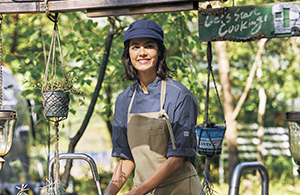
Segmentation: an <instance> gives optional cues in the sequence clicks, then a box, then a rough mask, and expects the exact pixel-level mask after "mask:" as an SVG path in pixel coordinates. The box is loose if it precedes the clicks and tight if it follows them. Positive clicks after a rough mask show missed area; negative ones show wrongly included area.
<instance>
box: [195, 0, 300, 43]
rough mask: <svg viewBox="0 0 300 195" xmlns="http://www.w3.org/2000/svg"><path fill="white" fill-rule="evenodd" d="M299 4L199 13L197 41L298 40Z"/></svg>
mask: <svg viewBox="0 0 300 195" xmlns="http://www.w3.org/2000/svg"><path fill="white" fill-rule="evenodd" d="M299 17H300V2H298V3H276V4H268V5H262V6H245V7H223V8H218V9H200V10H199V14H198V18H199V21H198V22H199V40H200V41H202V42H205V41H237V42H243V41H254V40H258V39H261V38H275V37H289V36H299V32H300V18H299Z"/></svg>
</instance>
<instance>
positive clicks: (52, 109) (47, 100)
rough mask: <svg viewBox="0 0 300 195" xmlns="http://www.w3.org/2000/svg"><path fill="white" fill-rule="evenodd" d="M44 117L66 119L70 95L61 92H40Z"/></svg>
mask: <svg viewBox="0 0 300 195" xmlns="http://www.w3.org/2000/svg"><path fill="white" fill-rule="evenodd" d="M42 94H43V107H44V116H45V117H46V118H49V117H63V118H67V117H68V112H69V102H70V93H69V92H65V91H62V90H55V91H52V90H46V91H42Z"/></svg>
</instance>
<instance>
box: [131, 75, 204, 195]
mask: <svg viewBox="0 0 300 195" xmlns="http://www.w3.org/2000/svg"><path fill="white" fill-rule="evenodd" d="M135 94H136V89H135V91H134V93H133V96H132V98H131V102H130V104H129V107H128V124H127V137H128V143H129V147H130V149H131V153H132V155H133V159H134V162H135V176H134V185H135V187H136V186H138V185H139V184H141V183H142V182H143V181H145V180H146V179H147V178H148V177H149V176H150V175H151V174H152V173H153V172H154V171H155V170H156V169H157V168H158V167H159V166H160V165H161V164H162V163H164V162H165V161H166V160H167V157H166V155H167V149H168V143H169V137H170V138H171V141H172V146H173V150H176V146H175V140H174V134H173V130H172V126H171V123H170V121H169V118H168V115H167V113H166V111H165V110H164V109H163V105H164V101H165V94H166V81H165V80H162V83H161V96H160V111H159V112H151V113H140V114H131V113H130V111H131V107H132V103H133V100H134V97H135ZM201 189H202V188H201V184H200V181H199V179H198V176H197V171H196V170H195V168H194V166H193V165H192V164H191V163H190V162H189V161H184V164H183V166H182V167H181V168H180V169H179V170H178V171H177V172H176V173H174V174H173V175H172V176H171V177H170V178H168V179H167V180H166V181H165V182H163V183H162V184H161V185H159V186H158V187H157V188H156V189H154V190H153V191H152V192H150V193H147V195H151V194H153V195H171V194H172V195H183V194H184V195H186V194H193V195H194V194H197V195H199V194H200V192H201Z"/></svg>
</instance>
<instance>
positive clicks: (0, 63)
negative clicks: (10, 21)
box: [0, 14, 3, 109]
mask: <svg viewBox="0 0 300 195" xmlns="http://www.w3.org/2000/svg"><path fill="white" fill-rule="evenodd" d="M2 22H3V15H2V14H1V15H0V87H1V89H0V109H2V105H3V103H2V89H3V74H2V66H3V51H2V37H1V31H2Z"/></svg>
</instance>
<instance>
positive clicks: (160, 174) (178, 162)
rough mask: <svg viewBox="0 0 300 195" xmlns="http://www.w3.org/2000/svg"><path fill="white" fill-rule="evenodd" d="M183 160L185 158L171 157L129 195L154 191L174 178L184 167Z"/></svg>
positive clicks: (139, 194) (141, 194)
mask: <svg viewBox="0 0 300 195" xmlns="http://www.w3.org/2000/svg"><path fill="white" fill-rule="evenodd" d="M183 160H184V158H183V157H174V156H171V157H169V158H168V159H167V160H166V161H165V162H164V163H163V164H162V165H161V166H160V167H158V169H156V170H155V171H154V173H152V175H151V176H150V177H149V178H148V179H146V180H145V181H144V182H143V183H141V184H140V185H139V186H138V187H136V188H134V189H133V190H131V191H130V192H129V193H128V195H143V194H146V193H147V192H149V191H151V190H153V189H154V188H156V187H157V186H158V185H159V184H161V183H162V182H163V181H165V180H166V179H167V178H169V177H170V176H172V175H173V174H174V173H175V172H176V171H177V170H178V169H179V168H180V167H181V166H182V165H183ZM145 168H147V167H145Z"/></svg>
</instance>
